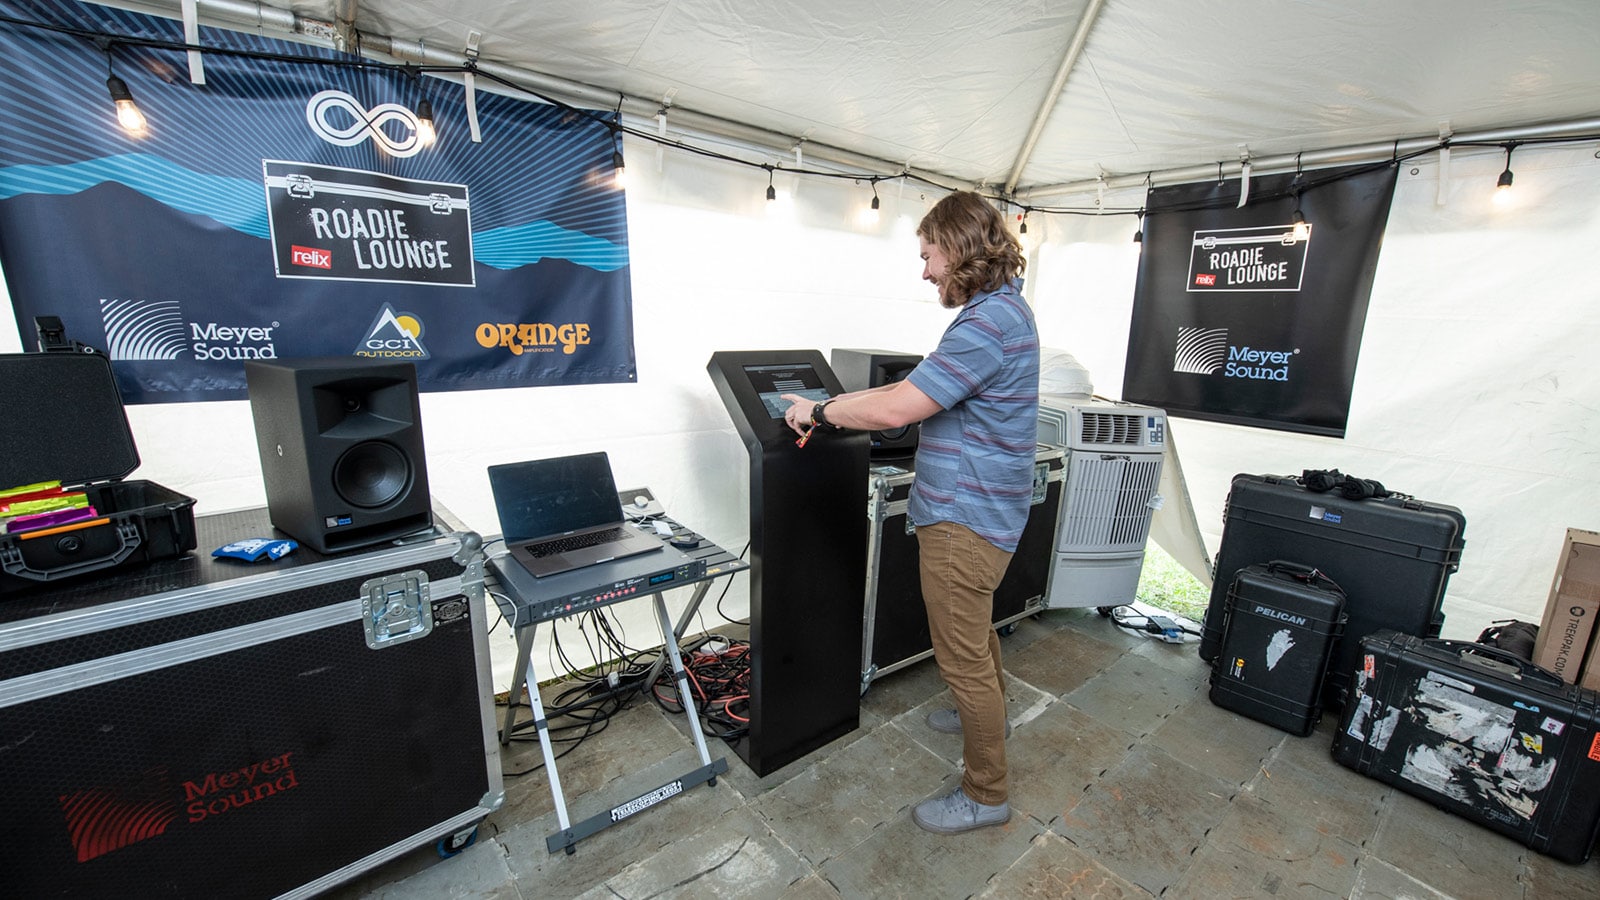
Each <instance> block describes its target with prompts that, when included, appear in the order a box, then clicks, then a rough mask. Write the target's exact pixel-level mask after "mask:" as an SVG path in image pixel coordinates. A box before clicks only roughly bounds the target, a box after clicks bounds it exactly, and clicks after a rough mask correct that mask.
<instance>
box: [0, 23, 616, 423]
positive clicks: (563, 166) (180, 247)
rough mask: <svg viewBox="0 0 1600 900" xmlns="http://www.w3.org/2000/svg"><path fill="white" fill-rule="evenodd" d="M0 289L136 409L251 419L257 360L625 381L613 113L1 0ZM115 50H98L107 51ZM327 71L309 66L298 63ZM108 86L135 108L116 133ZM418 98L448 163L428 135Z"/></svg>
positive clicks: (448, 376) (443, 376)
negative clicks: (194, 42)
mask: <svg viewBox="0 0 1600 900" xmlns="http://www.w3.org/2000/svg"><path fill="white" fill-rule="evenodd" d="M0 15H3V16H5V17H8V18H11V19H16V20H20V21H24V22H29V23H40V24H43V25H47V26H53V27H52V28H40V27H34V26H33V25H19V24H14V23H11V22H0V53H3V54H4V57H5V59H6V65H5V66H4V67H3V68H0V122H3V123H4V126H3V127H0V267H3V269H4V271H5V277H6V282H7V286H8V289H9V291H10V294H11V302H12V307H13V312H14V313H15V315H16V320H17V327H18V329H19V331H20V333H21V337H22V342H23V344H24V346H28V347H31V346H32V345H33V343H34V335H35V324H34V320H35V318H36V317H38V316H55V317H58V318H60V319H61V320H62V322H63V323H64V325H65V326H66V333H67V336H68V337H69V338H71V339H73V340H76V341H79V342H81V343H84V344H87V345H89V346H91V347H95V348H97V349H100V350H103V351H105V352H106V353H107V354H108V355H109V356H110V357H111V360H112V368H113V371H114V372H115V373H116V377H117V385H118V387H119V389H120V390H121V391H122V396H123V399H124V401H125V402H128V403H164V402H175V401H192V400H231V399H243V398H244V397H245V396H246V394H245V386H244V369H243V361H244V360H247V359H273V358H279V359H281V358H289V357H326V356H365V357H377V358H382V359H389V360H405V361H409V362H413V363H415V364H416V366H417V375H418V383H419V386H420V387H421V389H422V390H424V391H445V390H473V389H481V388H502V387H525V386H534V385H560V384H592V383H606V382H631V381H633V380H634V379H635V377H636V369H635V363H634V349H633V310H632V295H631V286H630V272H631V269H630V267H629V254H628V235H627V211H626V207H625V205H624V197H623V194H622V191H621V190H620V189H619V188H617V187H615V185H614V178H613V174H614V165H615V162H614V156H613V154H614V153H615V152H616V151H618V150H619V149H620V147H619V145H618V138H617V134H618V132H617V131H616V128H615V123H616V115H615V114H614V113H612V112H609V111H607V112H592V111H586V110H572V109H566V108H561V107H555V106H549V105H545V104H542V103H533V102H527V101H523V100H517V99H514V98H511V97H506V96H503V95H500V94H492V93H488V92H484V91H478V92H476V97H475V101H476V104H477V116H478V123H479V126H480V128H481V131H482V135H483V141H482V143H475V142H473V141H472V140H471V136H470V129H469V127H468V121H467V119H468V115H467V109H466V104H465V98H464V90H463V88H462V86H461V85H459V84H456V83H453V82H451V81H447V80H444V79H441V78H434V77H428V76H421V75H418V74H416V73H410V74H408V73H406V72H404V71H397V70H394V69H391V68H386V67H375V66H373V65H371V64H370V63H366V64H363V61H362V60H361V59H360V58H359V57H356V56H353V55H348V54H341V53H336V52H334V51H331V50H321V49H317V48H313V47H308V46H306V45H302V44H292V43H289V42H286V41H277V40H271V39H268V38H264V37H261V36H259V35H252V34H244V33H239V32H233V31H226V30H221V29H214V28H201V29H200V32H199V35H200V42H201V43H202V44H203V45H204V46H206V47H207V48H208V50H207V52H206V53H205V54H204V56H205V83H204V84H199V85H197V84H192V83H190V81H189V80H188V78H187V77H186V75H185V73H186V72H187V71H188V55H187V53H186V52H185V51H184V50H182V49H169V48H166V47H147V46H139V45H138V41H140V40H144V41H155V42H168V43H170V44H172V45H182V44H183V43H184V35H183V24H182V23H181V22H177V21H171V20H167V19H161V18H156V17H151V16H145V15H140V14H136V13H132V12H127V11H123V10H116V9H111V8H107V7H100V6H94V5H90V4H81V3H75V2H68V0H32V2H24V0H0ZM96 34H103V35H111V36H115V37H117V38H123V39H126V40H123V41H117V40H113V41H112V42H111V44H110V46H109V47H102V46H100V45H99V44H97V43H96V41H95V40H94V39H93V35H96ZM305 60H313V61H314V62H306V61H305ZM109 76H115V77H116V78H118V79H121V81H122V82H123V83H124V84H126V86H127V92H128V93H129V94H131V95H132V97H133V99H134V101H135V102H136V103H137V104H138V106H139V108H140V109H141V110H142V111H143V113H144V116H145V118H146V122H147V126H146V128H145V131H144V133H143V134H142V135H139V136H134V135H131V134H130V133H129V132H127V131H125V130H124V129H123V128H122V127H119V125H118V122H117V118H116V115H115V113H114V110H113V106H112V95H111V93H110V92H109V91H108V89H107V78H108V77H109ZM424 99H426V100H427V101H428V102H429V104H430V105H431V107H432V110H433V124H434V127H435V130H436V131H437V134H438V137H437V140H436V141H434V142H432V143H429V141H428V140H427V139H426V137H425V130H424V128H423V124H424V123H422V122H421V121H420V120H419V118H418V116H417V114H416V113H415V112H414V110H416V109H417V108H419V103H420V101H422V100H424Z"/></svg>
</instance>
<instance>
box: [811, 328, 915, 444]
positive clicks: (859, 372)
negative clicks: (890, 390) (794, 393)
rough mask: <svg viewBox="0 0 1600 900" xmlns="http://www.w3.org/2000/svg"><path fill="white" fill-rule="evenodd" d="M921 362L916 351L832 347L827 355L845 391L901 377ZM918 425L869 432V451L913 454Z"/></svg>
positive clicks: (909, 372)
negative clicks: (903, 351) (896, 351)
mask: <svg viewBox="0 0 1600 900" xmlns="http://www.w3.org/2000/svg"><path fill="white" fill-rule="evenodd" d="M920 362H922V357H921V356H919V355H917V354H915V353H894V352H891V351H888V350H844V349H835V350H834V351H833V353H832V354H831V355H830V356H829V357H828V363H829V365H830V366H831V367H832V368H833V374H834V375H836V376H838V378H839V384H840V385H841V386H843V387H844V389H845V390H846V391H864V390H866V389H868V388H875V387H881V386H883V385H886V384H894V383H895V382H897V381H904V380H905V377H906V376H907V375H910V374H911V370H912V369H915V368H916V367H917V363H920ZM918 427H919V426H918V425H917V424H916V423H912V424H910V425H907V426H905V427H904V428H895V429H893V430H890V431H874V432H872V434H871V435H870V438H871V443H870V444H869V446H870V447H871V454H872V456H873V457H874V458H885V459H897V458H904V457H909V456H913V455H915V454H916V452H917V431H918Z"/></svg>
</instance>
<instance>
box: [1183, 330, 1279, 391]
mask: <svg viewBox="0 0 1600 900" xmlns="http://www.w3.org/2000/svg"><path fill="white" fill-rule="evenodd" d="M1299 353H1300V350H1299V348H1295V349H1293V350H1262V349H1260V348H1257V347H1251V346H1248V345H1246V346H1242V347H1241V346H1237V345H1233V344H1229V343H1228V329H1226V328H1198V327H1184V328H1179V329H1178V338H1177V341H1176V343H1175V344H1174V346H1173V351H1172V371H1174V372H1187V373H1189V374H1192V375H1216V374H1219V373H1220V374H1221V375H1223V376H1224V377H1227V378H1243V379H1245V380H1247V381H1288V380H1289V363H1290V362H1291V361H1292V360H1293V358H1294V357H1295V356H1296V355H1298V354H1299Z"/></svg>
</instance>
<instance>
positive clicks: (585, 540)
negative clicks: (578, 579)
mask: <svg viewBox="0 0 1600 900" xmlns="http://www.w3.org/2000/svg"><path fill="white" fill-rule="evenodd" d="M621 537H622V529H621V528H607V529H605V530H604V531H591V532H590V533H588V534H576V535H573V536H572V537H564V538H556V539H555V540H553V541H545V542H544V543H542V544H529V545H528V553H529V554H530V555H532V556H540V557H542V556H558V555H560V554H562V553H566V552H568V551H570V550H582V549H583V548H585V547H593V546H594V545H595V544H606V543H610V542H611V541H615V540H617V539H618V538H621Z"/></svg>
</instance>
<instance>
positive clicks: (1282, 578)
mask: <svg viewBox="0 0 1600 900" xmlns="http://www.w3.org/2000/svg"><path fill="white" fill-rule="evenodd" d="M1344 602H1345V598H1344V591H1343V590H1341V589H1340V588H1339V586H1338V585H1337V584H1334V583H1333V582H1332V581H1331V580H1329V578H1328V577H1327V576H1326V575H1323V574H1322V573H1321V572H1319V571H1317V570H1316V569H1314V568H1311V567H1309V566H1302V565H1299V564H1296V563H1289V562H1284V561H1282V560H1274V561H1273V562H1270V563H1267V564H1266V565H1252V566H1246V567H1245V568H1244V569H1242V570H1240V572H1239V574H1238V575H1237V576H1236V577H1235V578H1234V580H1233V584H1232V586H1231V587H1230V588H1229V590H1228V605H1227V609H1226V612H1225V618H1224V624H1223V627H1222V649H1221V652H1219V653H1218V654H1217V659H1216V662H1215V663H1214V664H1213V665H1212V668H1211V702H1213V703H1215V704H1217V705H1218V706H1220V707H1223V708H1224V709H1231V710H1233V711H1234V712H1237V713H1243V714H1244V715H1247V716H1249V717H1250V718H1252V719H1256V720H1258V721H1262V722H1265V723H1267V724H1268V725H1271V726H1273V727H1274V728H1281V729H1283V730H1284V731H1287V732H1290V733H1291V734H1297V735H1300V736H1301V737H1304V736H1306V735H1308V734H1310V733H1311V732H1312V730H1313V729H1315V728H1316V727H1317V721H1318V720H1319V719H1321V718H1322V701H1321V697H1322V683H1323V680H1324V678H1325V677H1326V675H1327V671H1328V661H1329V659H1330V658H1331V657H1332V655H1333V648H1334V645H1335V644H1336V643H1337V642H1338V640H1339V635H1340V633H1341V632H1343V631H1344V624H1345V612H1344Z"/></svg>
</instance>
